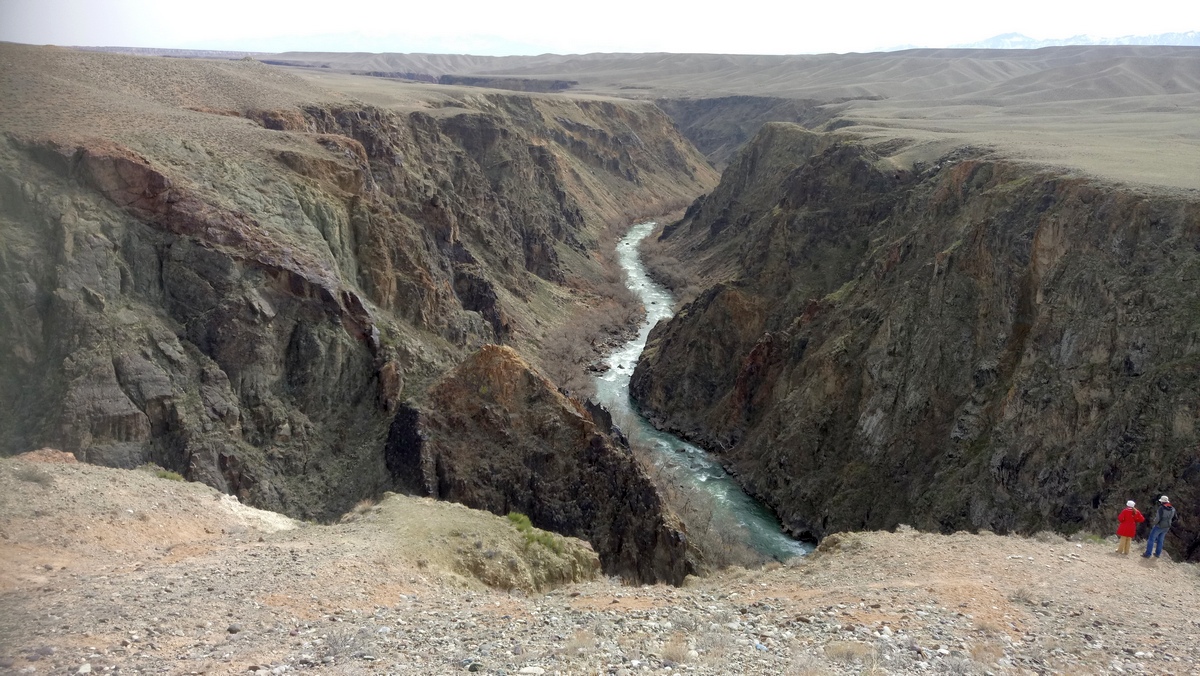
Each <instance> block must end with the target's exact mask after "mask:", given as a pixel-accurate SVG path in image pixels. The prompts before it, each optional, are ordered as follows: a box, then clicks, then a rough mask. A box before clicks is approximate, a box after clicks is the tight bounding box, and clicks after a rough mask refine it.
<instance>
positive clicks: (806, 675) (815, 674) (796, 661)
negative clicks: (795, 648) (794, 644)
mask: <svg viewBox="0 0 1200 676" xmlns="http://www.w3.org/2000/svg"><path fill="white" fill-rule="evenodd" d="M828 673H829V670H828V669H826V668H825V667H824V665H822V664H821V660H819V659H817V658H816V657H814V656H812V655H809V654H807V653H799V652H798V653H796V655H795V656H794V657H792V668H791V669H790V670H789V671H788V674H790V676H826V674H828Z"/></svg>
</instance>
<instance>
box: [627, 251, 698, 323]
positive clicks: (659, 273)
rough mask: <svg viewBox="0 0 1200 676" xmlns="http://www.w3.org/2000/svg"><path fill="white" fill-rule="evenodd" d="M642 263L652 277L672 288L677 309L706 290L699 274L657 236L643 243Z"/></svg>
mask: <svg viewBox="0 0 1200 676" xmlns="http://www.w3.org/2000/svg"><path fill="white" fill-rule="evenodd" d="M641 256H642V263H643V264H644V265H645V266H646V273H647V274H649V275H650V277H651V278H652V279H653V280H654V281H656V282H658V283H659V284H662V285H663V286H665V287H667V288H668V289H670V290H671V293H672V295H674V296H675V301H676V303H675V304H676V309H678V308H680V307H682V306H684V305H686V304H688V303H690V302H692V301H693V300H695V298H696V296H698V295H700V292H701V291H703V290H704V287H703V285H702V284H701V280H700V277H699V275H697V274H696V273H695V272H694V271H691V270H689V269H687V267H686V266H685V265H684V264H683V263H681V262H680V260H679V259H678V258H676V257H675V256H674V254H671V253H670V252H668V251H667V246H666V244H664V243H663V242H660V241H659V240H658V238H657V237H653V236H651V237H647V238H646V239H644V240H642V244H641Z"/></svg>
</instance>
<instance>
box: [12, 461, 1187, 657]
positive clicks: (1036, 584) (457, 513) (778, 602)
mask: <svg viewBox="0 0 1200 676" xmlns="http://www.w3.org/2000/svg"><path fill="white" fill-rule="evenodd" d="M0 496H3V503H0V538H3V543H4V546H3V547H2V548H0V566H2V570H3V571H4V575H3V577H0V608H2V610H3V612H2V613H0V671H2V672H3V673H76V672H78V671H79V669H80V668H84V670H85V672H86V671H88V670H89V669H90V672H91V673H116V672H117V671H118V670H119V671H120V672H123V673H178V674H193V673H211V674H219V673H244V672H246V671H247V670H258V671H260V672H261V671H264V670H265V671H270V672H272V673H285V672H290V671H305V670H311V671H313V672H314V673H334V674H365V673H383V672H386V673H422V674H453V673H461V672H464V671H476V672H481V673H491V674H501V673H508V674H513V673H530V674H542V673H546V674H549V673H561V674H585V673H592V674H594V673H605V674H631V673H635V672H640V671H643V670H646V669H653V670H658V671H662V670H663V667H667V666H670V667H672V670H674V671H684V672H686V673H695V674H730V673H745V674H777V673H794V674H810V675H812V674H860V673H872V674H918V673H960V674H984V673H992V674H1031V673H1036V674H1051V673H1053V674H1081V673H1144V674H1193V673H1197V671H1198V670H1200V618H1197V617H1196V615H1195V609H1196V608H1197V607H1200V574H1198V571H1197V568H1196V566H1194V565H1189V564H1180V563H1174V562H1172V561H1170V560H1169V559H1163V560H1160V561H1152V562H1145V561H1143V560H1142V559H1141V558H1139V557H1137V556H1136V555H1131V556H1128V557H1122V556H1118V555H1116V554H1115V553H1113V545H1112V544H1111V543H1109V542H1100V541H1098V540H1097V541H1092V540H1084V541H1078V542H1067V541H1066V540H1063V539H1062V538H1059V537H1058V536H1053V535H1047V536H1040V537H1038V538H1033V539H1025V538H1016V537H999V536H994V535H991V534H986V533H985V534H981V535H968V534H955V535H950V536H940V535H931V534H923V533H916V532H913V531H911V530H905V529H901V530H900V531H898V532H896V533H856V534H843V535H839V536H835V537H831V538H829V539H827V540H826V542H825V543H824V544H823V546H822V547H821V549H820V551H819V552H818V553H817V554H815V555H813V556H811V557H809V558H807V559H803V560H796V561H793V562H792V563H791V564H789V565H785V566H775V567H774V568H773V569H770V570H764V571H743V570H731V571H726V572H724V573H721V574H718V575H715V576H713V577H711V578H706V579H696V578H689V580H688V583H687V584H686V586H684V587H682V588H673V587H666V586H642V587H627V586H621V585H619V584H616V583H614V582H612V581H609V580H603V579H600V580H595V581H591V582H584V583H579V584H568V585H567V586H565V587H561V588H558V589H557V590H555V591H551V592H549V593H547V594H539V593H536V592H524V591H508V590H506V589H505V588H506V587H508V586H510V585H512V583H513V582H515V581H518V580H521V579H524V580H525V581H526V582H525V583H524V584H517V585H515V587H516V589H518V590H519V589H521V588H522V587H523V588H525V589H529V590H532V589H534V588H535V587H534V586H532V585H530V584H529V580H532V579H534V578H536V576H537V575H538V574H539V571H540V573H541V574H543V575H545V574H547V573H553V571H559V573H558V574H559V575H560V577H558V578H557V580H558V583H561V582H562V581H564V580H567V579H578V578H579V577H586V576H587V575H589V574H590V573H589V568H588V566H587V561H588V560H591V561H592V562H594V561H595V559H594V555H591V556H590V557H589V556H588V554H590V551H588V550H586V549H584V548H582V547H580V546H579V545H575V544H571V543H569V542H564V543H563V544H564V546H565V550H564V551H568V552H578V553H579V556H557V555H552V553H551V552H549V551H548V550H546V549H544V548H543V546H542V545H538V544H533V545H529V546H526V545H525V544H523V543H524V540H523V537H522V536H521V535H520V534H519V533H518V532H517V531H516V530H515V529H513V528H512V527H511V525H510V524H509V523H508V522H507V520H505V519H501V518H498V517H493V516H491V515H488V514H485V513H482V512H474V511H472V510H468V509H466V508H463V507H460V506H456V505H448V504H442V503H433V502H431V501H427V500H412V499H405V498H401V497H400V496H396V497H394V498H389V499H388V500H385V501H384V502H383V503H382V504H380V505H379V506H377V507H374V508H364V509H362V510H360V511H359V512H358V513H357V514H355V515H354V516H352V517H351V519H352V520H351V521H349V522H347V523H342V524H340V525H335V526H312V525H304V524H301V523H297V522H294V521H291V520H289V519H286V518H284V517H281V516H278V515H271V514H269V513H263V512H259V511H257V510H252V509H250V508H247V507H244V506H241V505H239V504H237V503H236V501H234V500H233V499H232V498H229V497H225V496H221V495H219V494H217V493H215V492H214V491H212V490H211V489H209V488H206V487H203V486H200V485H198V484H189V483H182V482H178V481H169V480H165V479H159V478H156V477H154V476H153V475H151V474H149V473H146V472H142V471H138V470H115V469H107V468H100V467H92V466H87V465H61V464H46V463H34V462H31V461H29V460H26V459H8V460H3V461H0ZM493 561H496V562H500V565H498V566H495V567H493V568H488V567H487V566H490V565H491V563H490V562H493ZM556 562H557V563H556ZM581 566H582V567H581ZM473 567H474V568H473ZM489 570H490V571H492V572H504V571H507V572H508V573H509V574H508V575H507V576H498V577H492V578H488V577H486V573H487V571H489ZM479 571H483V573H484V574H479ZM529 574H532V575H533V577H522V576H523V575H529ZM481 578H482V579H488V580H490V582H491V583H492V586H491V587H488V586H484V585H483V584H481V582H480V579H481ZM553 584H556V583H553V582H552V583H551V586H553ZM83 665H88V667H84V666H83ZM522 670H524V671H522Z"/></svg>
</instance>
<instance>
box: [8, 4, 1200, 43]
mask: <svg viewBox="0 0 1200 676" xmlns="http://www.w3.org/2000/svg"><path fill="white" fill-rule="evenodd" d="M442 7H443V8H442V9H439V8H435V7H433V6H430V5H427V4H418V5H411V6H404V5H397V4H391V3H385V2H381V1H379V0H358V1H357V2H353V1H352V2H347V3H344V4H343V5H341V6H339V8H338V11H337V12H336V13H330V12H328V11H327V10H328V7H327V5H324V4H319V3H316V2H311V1H310V0H300V1H296V2H284V0H267V1H262V2H248V1H242V2H235V1H234V0H213V1H211V2H204V3H200V2H176V3H159V2H150V1H149V0H114V1H112V2H106V3H103V4H98V3H94V2H88V1H87V0H40V1H35V0H8V1H6V2H4V3H3V4H0V40H5V41H11V42H20V43H26V44H56V45H63V46H97V47H133V48H157V49H189V50H222V51H248V52H272V53H275V52H282V51H332V52H401V53H414V52H423V53H441V54H447V53H455V54H478V55H482V56H506V55H536V54H543V53H556V54H582V53H594V52H632V53H645V52H671V53H710V54H814V53H845V52H873V51H888V50H892V49H897V48H913V47H926V48H944V47H951V46H954V45H962V44H971V43H976V42H980V41H983V40H987V39H990V38H994V37H997V36H1000V35H1004V34H1008V33H1019V34H1021V35H1023V36H1028V37H1029V38H1031V39H1033V40H1061V39H1067V38H1071V37H1074V36H1080V35H1088V36H1093V37H1096V38H1110V39H1111V38H1121V37H1127V36H1135V35H1138V36H1140V35H1156V34H1162V33H1184V32H1189V31H1195V30H1197V29H1200V4H1184V3H1177V2H1173V1H1171V0H1148V1H1147V2H1144V3H1142V4H1141V5H1140V11H1139V12H1137V14H1136V15H1130V14H1129V13H1128V10H1127V9H1125V8H1124V6H1122V5H1118V4H1117V3H1115V2H1087V3H1084V2H1079V1H1077V0H1072V1H1070V2H1065V3H1056V4H1047V3H1044V2H1040V1H1038V0H1014V2H1011V3H1007V4H1005V5H1004V6H1002V7H980V6H977V7H973V8H971V9H972V12H971V13H966V12H963V11H962V10H963V7H962V5H960V4H958V3H953V2H950V1H949V0H920V1H919V2H916V3H907V4H906V3H895V2H878V1H872V2H868V3H867V4H865V5H861V6H859V7H856V9H855V12H854V16H853V17H847V16H846V15H845V13H844V12H843V11H842V9H841V7H838V6H827V5H819V6H818V5H813V6H801V5H798V4H796V3H784V2H776V1H774V0H749V2H742V3H739V4H738V6H737V11H736V12H723V13H712V12H703V11H697V10H696V8H691V11H687V12H681V11H679V10H678V8H676V7H664V6H660V5H658V4H654V3H645V2H640V3H639V2H633V1H631V0H616V1H615V2H612V3H608V4H607V5H605V7H604V8H596V7H564V6H561V5H560V4H559V3H552V2H549V1H548V0H521V1H520V2H517V3H509V4H506V5H503V6H499V5H497V4H495V3H487V2H481V1H480V0H462V1H461V2H458V3H455V4H453V5H448V6H442ZM445 7H450V9H449V10H447V9H444V8H445Z"/></svg>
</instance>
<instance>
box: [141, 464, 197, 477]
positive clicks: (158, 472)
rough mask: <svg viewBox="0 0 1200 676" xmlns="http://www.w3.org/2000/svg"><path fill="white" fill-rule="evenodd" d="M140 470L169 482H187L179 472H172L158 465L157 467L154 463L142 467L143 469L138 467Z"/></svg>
mask: <svg viewBox="0 0 1200 676" xmlns="http://www.w3.org/2000/svg"><path fill="white" fill-rule="evenodd" d="M138 469H139V470H141V471H143V472H149V473H150V474H153V475H154V476H156V477H158V478H159V479H166V480H168V481H187V479H185V478H184V477H183V475H182V474H180V473H178V472H172V471H171V470H169V469H166V468H163V467H159V466H158V465H156V464H154V463H152V462H148V463H146V464H144V465H142V466H141V467H138Z"/></svg>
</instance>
